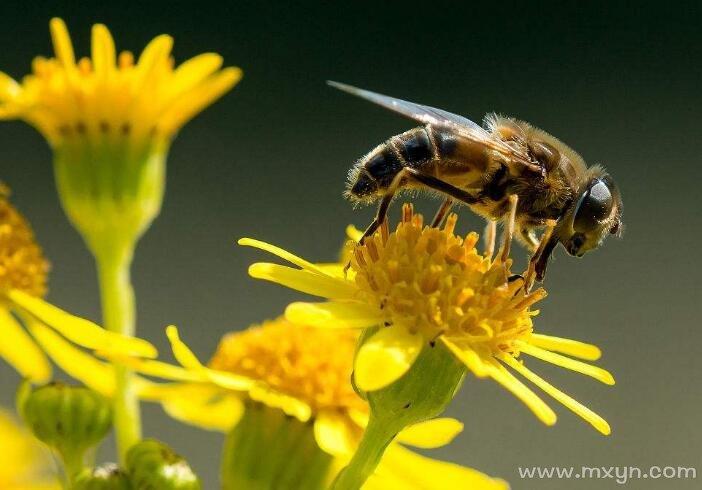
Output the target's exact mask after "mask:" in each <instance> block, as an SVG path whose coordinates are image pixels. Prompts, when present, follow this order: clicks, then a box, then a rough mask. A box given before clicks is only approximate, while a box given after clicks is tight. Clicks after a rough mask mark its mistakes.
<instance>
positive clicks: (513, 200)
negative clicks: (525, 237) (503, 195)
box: [500, 194, 519, 263]
mask: <svg viewBox="0 0 702 490" xmlns="http://www.w3.org/2000/svg"><path fill="white" fill-rule="evenodd" d="M518 202H519V196H517V195H516V194H512V195H510V196H509V213H507V218H506V219H505V222H504V231H503V234H502V251H501V252H500V260H501V261H502V263H505V262H507V259H509V251H510V248H511V246H512V237H513V236H514V222H515V220H516V219H517V203H518Z"/></svg>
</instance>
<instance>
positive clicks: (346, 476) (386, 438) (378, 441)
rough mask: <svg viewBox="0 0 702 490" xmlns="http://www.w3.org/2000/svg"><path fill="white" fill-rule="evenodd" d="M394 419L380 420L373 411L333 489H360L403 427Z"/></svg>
mask: <svg viewBox="0 0 702 490" xmlns="http://www.w3.org/2000/svg"><path fill="white" fill-rule="evenodd" d="M392 422H393V421H392V420H387V421H386V420H383V421H380V420H378V419H377V418H376V417H374V416H373V414H372V413H371V417H370V420H369V421H368V426H367V427H366V430H365V432H364V433H363V438H362V439H361V442H360V443H359V445H358V448H357V449H356V452H355V453H354V455H353V458H351V461H350V462H349V464H348V466H346V468H344V469H343V470H342V471H341V473H339V476H337V478H336V480H335V481H334V483H333V485H332V487H331V488H332V489H333V490H358V489H359V488H361V487H362V486H363V483H364V482H365V481H366V480H367V479H368V477H369V476H371V474H372V473H373V471H374V470H375V468H376V467H377V466H378V463H380V459H381V458H382V457H383V453H385V449H386V448H387V447H388V445H389V444H390V443H391V442H392V441H393V439H395V436H396V435H397V433H398V432H399V430H401V429H402V427H401V426H400V427H397V424H393V423H392Z"/></svg>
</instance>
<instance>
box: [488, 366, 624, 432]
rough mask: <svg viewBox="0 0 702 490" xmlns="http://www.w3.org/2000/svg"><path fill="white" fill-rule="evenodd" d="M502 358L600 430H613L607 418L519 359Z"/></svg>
mask: <svg viewBox="0 0 702 490" xmlns="http://www.w3.org/2000/svg"><path fill="white" fill-rule="evenodd" d="M500 360H502V361H503V362H504V363H506V364H507V365H508V366H510V367H511V368H512V369H514V370H515V371H517V372H518V373H519V374H521V375H522V376H524V377H525V378H526V379H528V380H529V381H531V382H532V383H534V384H535V385H536V386H538V387H539V388H541V389H542V390H544V391H545V392H546V393H548V394H549V395H551V396H552V397H553V398H554V399H556V400H558V401H559V402H560V403H562V404H563V405H564V406H566V407H567V408H569V409H570V410H572V411H573V412H575V413H576V414H577V415H579V416H580V417H582V418H583V419H585V420H586V421H587V422H589V423H590V424H592V426H593V427H594V428H595V429H597V430H598V431H600V432H601V433H602V434H604V435H609V434H610V433H611V432H612V430H611V428H610V426H609V424H608V423H607V421H606V420H605V419H603V418H602V417H600V416H599V415H597V414H596V413H595V412H593V411H592V410H590V409H589V408H587V407H586V406H584V405H582V404H581V403H579V402H578V401H576V400H574V399H573V398H571V397H570V396H568V395H566V394H565V393H563V392H562V391H560V390H559V389H558V388H556V387H554V386H553V385H551V384H550V383H548V382H547V381H546V380H544V379H543V378H541V377H540V376H538V375H537V374H536V373H534V372H533V371H531V370H530V369H528V368H527V367H526V366H525V365H524V364H522V363H521V362H519V361H517V360H516V359H515V358H513V357H512V356H509V355H506V354H502V355H501V356H500Z"/></svg>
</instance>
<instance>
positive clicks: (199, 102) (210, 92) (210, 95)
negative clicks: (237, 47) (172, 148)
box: [162, 67, 243, 132]
mask: <svg viewBox="0 0 702 490" xmlns="http://www.w3.org/2000/svg"><path fill="white" fill-rule="evenodd" d="M242 75H243V72H242V71H241V70H240V69H239V68H234V67H229V68H225V69H224V70H222V71H220V72H219V73H216V74H215V75H212V76H211V77H209V78H208V79H207V80H205V81H203V82H202V83H200V84H199V85H198V86H197V87H195V88H193V89H192V90H190V91H189V92H188V93H187V94H185V95H184V96H183V97H181V98H180V99H178V100H177V101H176V103H174V104H173V106H171V108H170V109H169V110H168V112H167V113H166V114H165V115H164V116H163V122H162V127H163V130H164V131H165V132H174V131H177V130H178V129H180V127H181V126H182V125H184V124H185V123H186V122H188V121H189V120H190V119H192V118H193V117H195V115H197V114H198V113H199V112H202V110H203V109H205V107H207V106H209V105H210V104H211V103H212V102H214V101H215V100H217V99H218V98H220V97H221V96H222V95H224V94H225V93H226V92H228V91H229V90H230V89H231V88H232V87H233V86H234V85H236V84H237V82H239V80H241V77H242Z"/></svg>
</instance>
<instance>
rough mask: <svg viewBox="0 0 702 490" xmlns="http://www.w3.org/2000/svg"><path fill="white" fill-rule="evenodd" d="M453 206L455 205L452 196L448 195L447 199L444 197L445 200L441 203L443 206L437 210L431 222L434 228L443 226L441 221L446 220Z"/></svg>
mask: <svg viewBox="0 0 702 490" xmlns="http://www.w3.org/2000/svg"><path fill="white" fill-rule="evenodd" d="M452 207H453V199H452V198H450V197H447V198H446V199H444V202H442V203H441V207H440V208H439V210H438V211H437V212H436V215H435V216H434V219H433V220H432V222H431V226H432V228H438V227H439V226H441V223H443V222H444V219H445V218H446V215H447V214H448V212H449V211H451V208H452Z"/></svg>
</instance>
